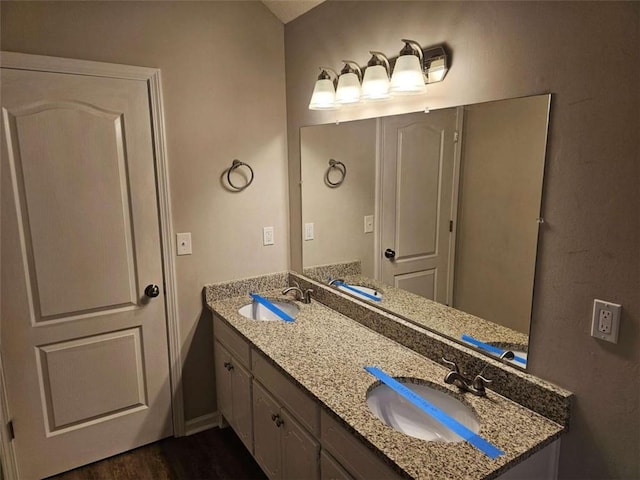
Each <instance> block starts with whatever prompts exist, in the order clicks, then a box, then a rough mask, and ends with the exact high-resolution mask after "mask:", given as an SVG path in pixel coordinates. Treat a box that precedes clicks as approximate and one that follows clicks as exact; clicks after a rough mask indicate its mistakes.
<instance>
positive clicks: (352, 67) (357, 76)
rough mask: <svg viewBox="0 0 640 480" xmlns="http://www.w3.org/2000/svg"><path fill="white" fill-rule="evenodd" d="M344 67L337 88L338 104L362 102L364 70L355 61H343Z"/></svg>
mask: <svg viewBox="0 0 640 480" xmlns="http://www.w3.org/2000/svg"><path fill="white" fill-rule="evenodd" d="M343 62H344V67H343V69H342V70H341V71H340V76H339V77H338V87H337V88H336V103H337V104H338V105H347V104H350V103H358V102H359V101H360V80H361V79H362V70H361V69H360V66H359V65H358V64H357V63H356V62H354V61H353V60H343Z"/></svg>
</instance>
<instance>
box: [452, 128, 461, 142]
mask: <svg viewBox="0 0 640 480" xmlns="http://www.w3.org/2000/svg"><path fill="white" fill-rule="evenodd" d="M459 138H460V132H458V131H457V130H456V131H455V132H453V143H458V139H459Z"/></svg>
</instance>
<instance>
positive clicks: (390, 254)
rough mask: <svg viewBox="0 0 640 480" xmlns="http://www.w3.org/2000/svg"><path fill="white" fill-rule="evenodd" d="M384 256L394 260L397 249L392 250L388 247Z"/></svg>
mask: <svg viewBox="0 0 640 480" xmlns="http://www.w3.org/2000/svg"><path fill="white" fill-rule="evenodd" d="M384 256H385V257H387V258H388V259H389V260H393V259H394V258H396V252H395V250H391V249H390V248H387V249H386V250H385V251H384Z"/></svg>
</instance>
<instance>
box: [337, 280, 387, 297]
mask: <svg viewBox="0 0 640 480" xmlns="http://www.w3.org/2000/svg"><path fill="white" fill-rule="evenodd" d="M334 285H338V286H340V287H344V288H346V289H347V290H351V291H352V292H355V293H357V294H358V295H362V296H363V297H364V298H366V299H368V300H373V301H374V302H380V301H382V298H381V297H376V296H374V295H371V294H369V293H367V292H365V291H363V290H360V289H359V288H358V287H353V286H351V285H348V284H346V283H344V282H335V283H334Z"/></svg>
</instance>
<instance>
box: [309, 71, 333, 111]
mask: <svg viewBox="0 0 640 480" xmlns="http://www.w3.org/2000/svg"><path fill="white" fill-rule="evenodd" d="M329 72H331V73H333V79H331V75H329ZM337 77H338V75H337V74H336V72H335V70H333V69H332V68H329V67H320V75H318V80H316V85H315V87H314V88H313V94H312V95H311V101H310V102H309V110H335V109H336V108H337V106H336V87H335V79H336V78H337Z"/></svg>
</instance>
